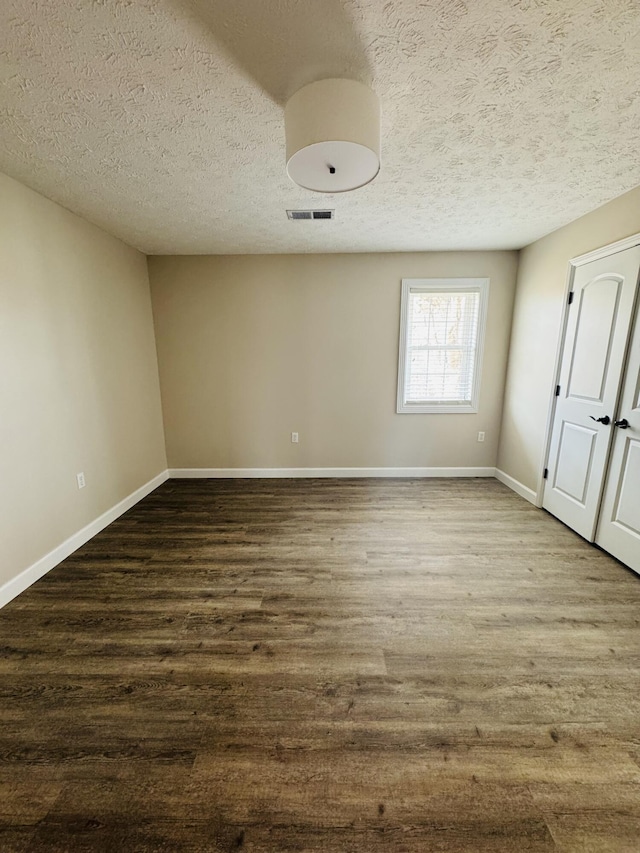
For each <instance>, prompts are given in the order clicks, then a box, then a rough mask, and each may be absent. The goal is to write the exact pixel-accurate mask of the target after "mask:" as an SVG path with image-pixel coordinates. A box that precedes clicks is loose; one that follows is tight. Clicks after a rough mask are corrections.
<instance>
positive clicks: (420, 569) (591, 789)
mask: <svg viewBox="0 0 640 853" xmlns="http://www.w3.org/2000/svg"><path fill="white" fill-rule="evenodd" d="M639 639H640V579H639V578H638V577H637V576H635V575H633V574H632V573H631V572H629V571H628V570H626V569H625V568H624V567H623V566H621V565H620V564H619V563H617V562H616V561H615V560H613V559H612V558H610V557H608V556H607V555H606V554H604V553H602V552H601V551H599V550H598V549H596V548H593V547H592V546H590V545H588V544H587V543H585V542H584V541H583V540H581V539H580V538H579V537H577V536H576V535H574V534H573V533H572V532H571V531H570V530H568V529H567V528H566V527H564V526H563V525H562V524H560V523H559V522H558V521H556V520H555V519H553V518H552V517H551V516H549V515H547V514H546V513H545V512H543V511H541V510H538V509H536V508H535V507H533V506H531V505H530V504H528V503H527V502H526V501H523V500H521V499H520V498H518V497H517V496H516V495H514V494H513V493H512V492H510V491H509V490H508V489H506V488H505V487H504V486H502V485H501V484H500V483H498V482H497V481H495V480H383V481H382V480H283V481H275V480H264V481H260V480H244V481H243V480H215V481H206V480H203V481H197V480H189V481H187V480H185V481H179V480H172V481H169V482H167V483H165V484H164V485H163V486H161V487H160V488H159V489H158V490H156V491H155V492H154V493H152V494H151V495H149V496H148V497H147V498H145V500H143V501H142V502H140V503H139V504H138V505H137V506H136V507H134V508H133V509H132V510H131V511H129V512H128V513H126V514H125V515H124V516H122V517H121V518H119V519H118V520H117V521H116V522H114V523H113V524H112V525H111V526H110V527H108V528H107V529H106V530H104V531H103V532H102V533H100V534H99V535H98V536H96V537H95V538H94V539H93V540H91V541H90V542H89V543H87V544H86V545H85V546H84V547H83V548H81V549H80V550H79V551H77V552H75V553H74V554H73V555H71V557H69V558H68V559H67V560H66V561H64V563H62V564H61V565H60V566H58V567H57V568H56V569H55V570H53V571H52V572H51V573H49V574H48V575H47V576H45V577H44V578H42V579H41V580H40V581H39V582H38V583H36V584H35V585H34V586H33V587H31V588H30V589H29V590H27V591H26V592H25V593H24V594H23V595H21V596H20V597H19V598H18V599H15V600H14V601H13V602H11V603H10V604H9V605H7V606H6V607H5V608H4V609H3V610H2V611H0V850H2V851H3V853H4V851H15V853H42V851H65V853H67V852H68V851H74V853H75V851H80V853H82V851H92V853H94V851H105V853H106V851H126V853H135V851H140V853H143V852H144V853H146V851H154V853H155V851H171V853H174V851H189V853H191V851H224V853H229V851H233V850H240V849H242V850H247V851H260V853H262V851H264V853H266V851H298V853H301V851H323V853H326V852H327V851H335V853H338V851H340V853H345V851H349V853H377V851H380V853H382V851H385V853H425V851H429V853H431V851H443V852H444V853H467V851H468V853H489V851H490V853H516V851H518V852H519V851H553V850H555V851H558V853H578V851H594V853H595V851H597V853H618V851H625V853H626V852H627V851H634V853H635V851H637V850H638V849H640V846H639V845H638V841H637V839H638V837H639V836H640V746H639V743H640V738H639V736H638V723H637V721H638V719H640V670H639V667H638V661H639V659H640V656H639V649H640V643H639Z"/></svg>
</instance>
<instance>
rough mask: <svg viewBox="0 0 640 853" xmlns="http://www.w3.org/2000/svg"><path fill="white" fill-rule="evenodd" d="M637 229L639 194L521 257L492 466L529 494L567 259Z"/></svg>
mask: <svg viewBox="0 0 640 853" xmlns="http://www.w3.org/2000/svg"><path fill="white" fill-rule="evenodd" d="M639 231H640V188H637V189H634V190H632V191H631V192H629V193H626V194H625V195H623V196H620V197H619V198H617V199H615V200H614V201H612V202H609V204H606V205H604V207H601V208H599V209H598V210H595V211H593V212H592V213H589V214H587V215H586V216H583V217H582V218H581V219H577V220H576V221H575V222H572V223H571V224H569V225H566V226H565V227H564V228H560V229H559V230H558V231H554V232H553V233H552V234H549V235H548V236H547V237H543V238H542V239H541V240H538V241H536V242H535V243H532V244H531V245H530V246H527V247H526V248H525V249H523V251H522V252H521V253H520V266H519V270H518V285H517V295H516V304H515V309H514V316H513V331H512V336H511V348H510V354H509V372H508V378H507V386H506V391H505V401H504V415H503V421H502V436H501V441H500V452H499V456H498V467H499V468H500V469H501V470H502V471H504V472H505V473H506V474H508V475H509V476H511V477H514V478H515V479H516V480H518V481H519V482H520V483H522V484H523V485H525V486H527V487H528V488H530V489H534V490H535V489H536V486H537V482H538V477H539V475H540V471H541V469H542V467H543V463H544V452H545V447H544V444H545V431H546V425H547V416H548V411H549V404H550V398H551V391H552V388H553V383H554V379H555V366H556V353H557V344H558V338H559V335H560V323H561V320H562V312H563V307H564V295H565V287H566V281H567V269H568V263H569V260H570V259H571V258H573V257H576V256H577V255H581V254H584V253H585V252H589V251H591V250H592V249H597V248H599V247H600V246H605V245H607V244H608V243H613V242H615V241H616V240H621V239H622V238H624V237H628V236H630V235H632V234H635V233H637V232H639Z"/></svg>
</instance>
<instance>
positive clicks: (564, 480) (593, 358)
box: [542, 246, 640, 541]
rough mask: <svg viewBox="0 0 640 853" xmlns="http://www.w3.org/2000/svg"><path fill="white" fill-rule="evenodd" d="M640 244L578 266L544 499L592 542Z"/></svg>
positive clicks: (554, 511) (600, 498)
mask: <svg viewBox="0 0 640 853" xmlns="http://www.w3.org/2000/svg"><path fill="white" fill-rule="evenodd" d="M639 268H640V247H639V246H636V247H634V248H632V249H627V250H625V251H624V252H618V253H616V254H614V255H610V256H608V257H607V258H603V259H601V260H598V261H592V262H591V263H589V264H585V265H584V266H581V267H578V268H577V270H576V272H575V276H574V281H573V294H574V298H573V303H572V305H571V306H570V308H569V316H568V321H567V331H566V334H565V340H564V347H563V356H562V362H561V368H560V393H559V395H558V397H557V399H556V408H555V412H554V420H553V425H552V430H551V445H550V450H549V462H548V468H549V472H548V477H547V480H546V482H545V489H544V496H543V501H542V505H543V506H544V507H545V509H548V510H549V512H551V513H553V514H554V515H556V516H557V517H558V518H559V519H560V520H561V521H564V522H565V524H568V525H569V526H570V527H572V528H573V529H574V530H576V531H577V532H578V533H579V534H580V535H581V536H584V537H585V539H588V540H589V541H592V540H593V538H594V535H595V529H596V521H597V517H598V511H599V508H600V504H601V500H602V493H603V488H604V476H605V470H606V466H607V460H608V457H609V450H610V446H611V441H612V437H613V435H612V434H613V431H614V427H613V426H612V425H611V423H609V424H603V423H598V422H597V418H604V417H606V416H608V417H609V418H610V419H611V420H613V416H614V414H615V411H616V406H617V403H618V397H619V393H620V375H621V372H622V368H623V364H624V358H625V354H626V349H627V342H628V338H629V332H630V327H631V317H632V313H633V306H634V299H635V291H636V284H637V280H638V269H639Z"/></svg>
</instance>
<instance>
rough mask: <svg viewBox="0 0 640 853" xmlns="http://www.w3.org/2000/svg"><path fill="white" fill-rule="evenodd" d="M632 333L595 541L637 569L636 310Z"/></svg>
mask: <svg viewBox="0 0 640 853" xmlns="http://www.w3.org/2000/svg"><path fill="white" fill-rule="evenodd" d="M632 335H633V338H632V342H631V349H630V352H629V359H628V363H627V369H626V374H625V380H624V385H623V388H622V399H621V403H620V406H619V408H618V417H617V419H616V421H615V423H616V424H617V426H614V429H613V432H614V438H613V452H612V455H611V462H610V465H609V472H608V474H607V480H606V484H605V491H604V502H603V505H602V513H601V515H600V521H599V523H598V534H597V536H596V542H597V543H598V545H600V546H601V547H602V548H604V549H605V550H607V551H609V553H610V554H613V556H614V557H617V558H618V559H619V560H622V562H623V563H626V564H627V565H628V566H630V567H631V568H632V569H634V570H635V571H636V572H640V313H638V315H637V319H636V323H635V329H634V331H633V332H632Z"/></svg>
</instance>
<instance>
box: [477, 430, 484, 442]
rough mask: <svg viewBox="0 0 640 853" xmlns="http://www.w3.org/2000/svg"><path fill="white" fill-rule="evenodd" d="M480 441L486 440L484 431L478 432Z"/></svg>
mask: <svg viewBox="0 0 640 853" xmlns="http://www.w3.org/2000/svg"><path fill="white" fill-rule="evenodd" d="M478 441H484V433H483V432H479V433H478Z"/></svg>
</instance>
